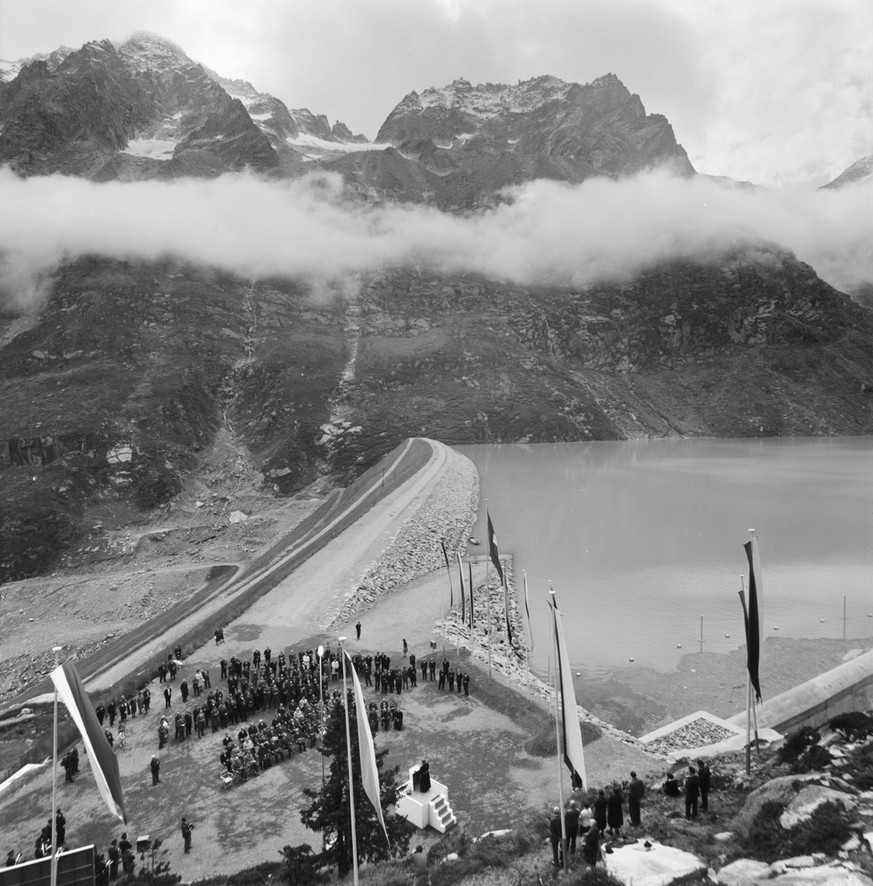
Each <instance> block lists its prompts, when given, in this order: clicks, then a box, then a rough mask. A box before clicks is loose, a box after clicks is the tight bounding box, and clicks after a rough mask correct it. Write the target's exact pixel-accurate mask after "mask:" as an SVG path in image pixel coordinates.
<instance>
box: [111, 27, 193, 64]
mask: <svg viewBox="0 0 873 886" xmlns="http://www.w3.org/2000/svg"><path fill="white" fill-rule="evenodd" d="M113 45H114V46H115V49H116V50H117V52H118V54H119V55H120V56H121V57H122V58H123V59H124V60H125V62H127V64H128V65H130V66H131V67H132V68H133V69H134V70H137V71H149V70H150V71H161V72H164V71H175V70H178V69H179V68H180V67H184V66H186V65H190V64H193V62H192V60H191V59H190V58H189V57H188V56H187V55H186V54H185V52H184V50H183V49H182V48H181V47H180V46H177V45H176V44H175V43H173V42H172V41H171V40H167V39H166V38H165V37H160V36H158V35H157V34H151V33H149V32H148V31H139V32H137V33H136V34H134V35H133V36H132V37H131V38H130V39H128V40H125V41H124V42H123V43H114V44H113Z"/></svg>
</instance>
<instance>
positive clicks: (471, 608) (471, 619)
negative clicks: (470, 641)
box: [467, 560, 476, 631]
mask: <svg viewBox="0 0 873 886" xmlns="http://www.w3.org/2000/svg"><path fill="white" fill-rule="evenodd" d="M467 569H468V571H469V575H470V630H471V631H472V630H473V628H474V627H475V626H476V624H475V621H476V620H475V618H474V616H473V562H472V560H467Z"/></svg>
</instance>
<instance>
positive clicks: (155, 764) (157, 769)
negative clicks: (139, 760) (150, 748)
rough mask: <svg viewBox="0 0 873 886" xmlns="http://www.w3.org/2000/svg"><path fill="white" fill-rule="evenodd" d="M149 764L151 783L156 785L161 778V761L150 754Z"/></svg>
mask: <svg viewBox="0 0 873 886" xmlns="http://www.w3.org/2000/svg"><path fill="white" fill-rule="evenodd" d="M149 766H150V768H151V770H152V785H156V784H157V783H158V782H159V781H160V780H161V775H160V773H161V761H160V760H159V759H158V758H157V757H156V756H152V762H151V763H149Z"/></svg>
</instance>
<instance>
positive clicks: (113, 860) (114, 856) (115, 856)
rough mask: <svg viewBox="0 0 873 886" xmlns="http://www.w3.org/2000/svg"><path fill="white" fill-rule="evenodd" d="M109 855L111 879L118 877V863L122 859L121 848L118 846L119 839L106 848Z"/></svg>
mask: <svg viewBox="0 0 873 886" xmlns="http://www.w3.org/2000/svg"><path fill="white" fill-rule="evenodd" d="M106 854H107V855H108V856H109V879H110V880H117V879H118V864H119V862H120V861H121V850H120V849H119V848H118V840H113V841H112V842H111V843H110V844H109V848H108V849H107V850H106Z"/></svg>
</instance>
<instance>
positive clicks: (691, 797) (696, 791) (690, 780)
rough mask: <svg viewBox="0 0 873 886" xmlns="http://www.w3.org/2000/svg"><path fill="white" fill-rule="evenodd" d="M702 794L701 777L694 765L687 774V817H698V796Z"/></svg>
mask: <svg viewBox="0 0 873 886" xmlns="http://www.w3.org/2000/svg"><path fill="white" fill-rule="evenodd" d="M699 796H700V778H699V777H698V775H697V770H696V769H695V768H694V767H693V766H689V767H688V775H686V776H685V817H686V818H697V798H698V797H699Z"/></svg>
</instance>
